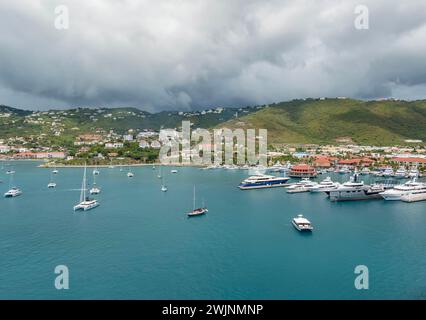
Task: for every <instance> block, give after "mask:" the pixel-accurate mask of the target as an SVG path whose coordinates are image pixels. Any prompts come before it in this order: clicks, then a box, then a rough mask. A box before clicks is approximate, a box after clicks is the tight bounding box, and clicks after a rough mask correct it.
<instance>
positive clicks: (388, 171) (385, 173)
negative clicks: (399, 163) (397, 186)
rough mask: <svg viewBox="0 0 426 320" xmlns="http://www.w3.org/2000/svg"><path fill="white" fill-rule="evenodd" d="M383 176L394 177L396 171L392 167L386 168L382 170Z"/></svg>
mask: <svg viewBox="0 0 426 320" xmlns="http://www.w3.org/2000/svg"><path fill="white" fill-rule="evenodd" d="M382 176H383V177H392V176H394V172H393V169H392V168H390V167H389V168H386V169H385V170H384V171H383V172H382Z"/></svg>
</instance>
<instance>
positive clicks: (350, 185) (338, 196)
mask: <svg viewBox="0 0 426 320" xmlns="http://www.w3.org/2000/svg"><path fill="white" fill-rule="evenodd" d="M384 190H385V189H384V187H383V186H382V185H373V186H369V185H365V184H364V181H360V182H358V174H354V175H353V176H352V177H351V179H350V181H348V182H345V183H343V184H342V185H340V186H338V187H337V188H336V189H334V190H330V191H327V192H326V193H327V195H328V196H329V198H330V200H331V201H349V200H369V199H381V198H382V197H381V195H380V193H381V192H383V191H384Z"/></svg>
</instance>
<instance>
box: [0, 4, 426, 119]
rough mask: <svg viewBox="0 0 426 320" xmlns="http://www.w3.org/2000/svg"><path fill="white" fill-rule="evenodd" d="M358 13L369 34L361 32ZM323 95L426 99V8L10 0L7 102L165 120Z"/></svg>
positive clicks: (3, 7) (0, 26)
mask: <svg viewBox="0 0 426 320" xmlns="http://www.w3.org/2000/svg"><path fill="white" fill-rule="evenodd" d="M359 4H364V5H366V6H367V8H368V9H369V29H367V30H358V29H356V28H355V26H354V20H355V19H356V17H357V14H356V13H355V7H356V6H357V5H359ZM58 5H66V6H67V7H68V9H69V29H67V30H58V29H57V28H55V19H57V18H58V14H55V8H56V7H57V6H58ZM56 21H57V20H56ZM322 96H328V97H335V96H348V97H354V98H362V99H372V98H382V97H399V98H405V99H418V98H426V1H425V0H408V1H401V0H364V1H362V2H359V1H352V0H344V1H343V0H341V1H339V0H310V1H309V0H292V1H286V0H271V1H266V0H155V1H154V0H149V1H147V0H102V1H101V0H90V1H87V0H72V1H71V0H58V1H55V0H13V1H12V0H11V1H6V0H2V1H0V104H6V105H10V106H16V107H25V108H28V109H47V108H53V107H54V108H65V107H70V106H110V107H113V106H117V107H118V106H134V107H138V108H141V109H145V110H148V111H159V110H166V109H167V110H168V109H181V110H188V109H200V108H205V107H213V106H218V105H220V106H241V105H254V104H264V103H270V102H275V101H283V100H289V99H293V98H304V97H322Z"/></svg>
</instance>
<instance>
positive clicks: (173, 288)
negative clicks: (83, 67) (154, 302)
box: [0, 162, 426, 299]
mask: <svg viewBox="0 0 426 320" xmlns="http://www.w3.org/2000/svg"><path fill="white" fill-rule="evenodd" d="M12 163H13V167H14V169H15V170H16V174H15V177H14V180H15V183H16V185H17V186H18V187H20V188H21V189H22V191H23V195H22V196H20V197H17V198H13V199H6V198H3V197H1V198H0V299H6V298H7V299H46V298H47V299H426V202H417V203H403V202H391V201H389V202H385V201H382V200H369V201H355V202H344V203H332V202H330V201H329V200H328V199H327V198H326V197H325V195H324V194H322V193H318V194H309V193H301V194H286V193H285V189H284V188H275V189H265V190H250V191H241V190H239V189H238V188H237V185H238V184H239V182H240V181H241V180H242V179H244V178H245V177H247V174H248V172H247V171H244V170H200V169H198V168H178V170H179V172H178V173H177V174H171V173H170V169H171V168H170V167H168V168H165V169H164V170H163V173H164V174H165V178H166V184H167V186H168V189H169V191H168V192H166V193H163V192H161V191H160V187H161V180H160V179H158V178H157V174H158V172H157V171H156V170H153V169H152V168H151V167H138V168H133V169H132V171H133V172H134V173H135V177H134V178H132V179H131V178H128V177H127V176H126V172H127V171H126V170H123V171H122V172H121V171H120V170H119V169H118V168H115V169H108V168H100V175H99V176H98V177H97V183H98V186H99V187H101V188H102V193H101V194H100V195H98V196H96V198H98V199H99V202H100V204H101V205H100V206H99V207H98V208H96V209H94V210H92V211H89V212H86V213H81V212H80V213H74V212H73V206H74V205H75V204H76V203H77V202H78V200H79V194H80V191H79V188H80V185H81V181H82V175H83V169H81V168H59V174H58V175H57V176H55V181H56V183H57V188H56V189H47V183H48V182H49V178H50V169H43V168H37V164H38V163H35V162H12ZM1 165H2V164H1V163H0V166H1ZM88 172H89V173H91V169H88ZM88 176H89V182H90V180H91V179H92V175H91V174H89V175H88ZM323 178H325V176H320V177H319V179H317V180H321V179H323ZM332 178H333V179H338V180H340V181H345V180H347V179H348V176H343V175H332ZM8 179H9V176H7V175H6V174H5V170H1V171H0V180H3V183H1V184H0V191H1V193H2V194H3V193H4V192H6V191H7V190H8V187H9V182H8ZM363 179H368V178H366V177H363ZM194 184H195V185H196V189H197V203H198V204H201V201H202V199H204V200H205V203H206V205H207V206H208V208H209V212H208V214H207V215H205V216H201V217H195V218H187V216H186V214H185V213H186V212H188V211H190V210H191V209H192V200H193V196H192V192H193V186H194ZM297 214H303V215H304V216H305V217H307V218H308V219H310V220H311V222H312V224H313V226H314V228H315V230H314V231H313V233H312V234H302V233H300V232H298V231H296V230H295V228H294V227H293V226H292V225H291V219H292V218H293V217H295V216H296V215H297ZM57 265H66V266H67V267H68V268H69V286H70V288H69V290H57V289H55V286H54V281H55V277H56V276H57V275H56V274H55V273H54V269H55V267H56V266H57ZM357 265H366V266H367V267H368V269H369V289H368V290H357V289H356V288H355V286H354V280H355V277H356V276H357V275H356V274H355V273H354V269H355V267H356V266H357Z"/></svg>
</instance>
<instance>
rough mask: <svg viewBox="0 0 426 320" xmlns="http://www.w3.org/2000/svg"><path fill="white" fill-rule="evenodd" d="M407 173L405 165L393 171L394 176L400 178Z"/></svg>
mask: <svg viewBox="0 0 426 320" xmlns="http://www.w3.org/2000/svg"><path fill="white" fill-rule="evenodd" d="M407 175H408V173H407V169H405V167H399V168H398V170H396V171H395V178H398V179H402V178H405V177H406V176H407Z"/></svg>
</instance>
